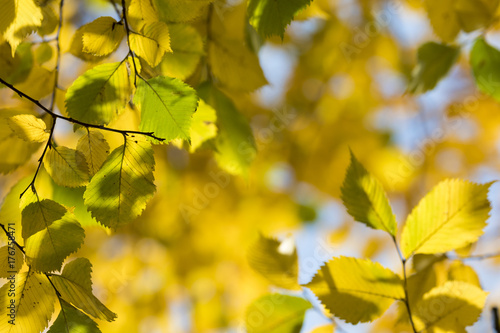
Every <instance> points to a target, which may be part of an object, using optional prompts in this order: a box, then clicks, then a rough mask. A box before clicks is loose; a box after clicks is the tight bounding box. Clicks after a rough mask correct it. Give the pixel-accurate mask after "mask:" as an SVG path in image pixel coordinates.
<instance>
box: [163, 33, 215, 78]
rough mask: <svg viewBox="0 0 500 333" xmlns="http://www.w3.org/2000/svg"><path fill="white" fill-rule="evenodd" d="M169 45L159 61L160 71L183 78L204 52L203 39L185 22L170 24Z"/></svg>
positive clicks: (196, 64) (191, 72)
mask: <svg viewBox="0 0 500 333" xmlns="http://www.w3.org/2000/svg"><path fill="white" fill-rule="evenodd" d="M168 29H169V32H170V46H171V48H172V52H169V53H166V54H165V56H164V58H163V60H162V62H161V63H160V66H159V67H160V69H161V73H163V74H164V75H167V76H171V77H175V78H179V79H181V80H184V79H186V78H188V77H189V76H191V75H192V74H193V72H194V71H195V69H196V67H197V66H198V64H199V62H200V59H201V57H202V56H203V55H204V54H205V51H204V49H203V40H202V38H201V35H200V34H199V33H198V31H197V30H196V29H195V28H193V27H192V26H190V25H187V24H171V25H169V26H168Z"/></svg>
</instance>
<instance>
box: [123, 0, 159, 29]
mask: <svg viewBox="0 0 500 333" xmlns="http://www.w3.org/2000/svg"><path fill="white" fill-rule="evenodd" d="M127 20H128V22H129V23H130V25H131V26H132V27H133V28H134V29H135V31H140V30H141V29H142V28H143V27H144V25H146V24H150V23H153V22H156V21H158V20H159V15H158V12H157V10H156V8H155V5H154V2H153V0H131V1H130V5H129V7H128V9H127Z"/></svg>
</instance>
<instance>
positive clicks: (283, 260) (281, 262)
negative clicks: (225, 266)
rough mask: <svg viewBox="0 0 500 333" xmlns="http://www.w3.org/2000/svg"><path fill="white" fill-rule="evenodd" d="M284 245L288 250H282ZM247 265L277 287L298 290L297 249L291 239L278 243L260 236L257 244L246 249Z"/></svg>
mask: <svg viewBox="0 0 500 333" xmlns="http://www.w3.org/2000/svg"><path fill="white" fill-rule="evenodd" d="M286 245H290V246H289V247H290V248H284V246H286ZM248 263H249V264H250V267H252V268H253V269H254V270H255V271H257V272H258V273H260V274H261V275H262V276H264V277H265V278H266V279H268V280H269V281H270V282H271V283H272V284H273V285H275V286H277V287H281V288H286V289H298V288H299V284H298V278H299V265H298V259H297V249H296V248H295V246H294V244H293V241H292V240H291V239H286V240H285V241H283V242H280V241H278V240H276V239H274V238H269V237H265V236H263V235H260V236H259V239H258V240H257V242H255V243H254V244H253V245H252V246H251V247H250V248H249V249H248Z"/></svg>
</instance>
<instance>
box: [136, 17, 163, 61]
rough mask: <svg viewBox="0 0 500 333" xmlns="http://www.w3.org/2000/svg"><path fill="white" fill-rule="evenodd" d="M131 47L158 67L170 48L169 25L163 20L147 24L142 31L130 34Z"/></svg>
mask: <svg viewBox="0 0 500 333" xmlns="http://www.w3.org/2000/svg"><path fill="white" fill-rule="evenodd" d="M130 48H131V49H132V51H134V52H135V54H137V55H138V56H139V57H141V58H142V59H144V60H145V61H146V62H147V63H148V64H149V65H150V66H151V67H156V66H157V65H158V64H159V63H160V61H161V60H162V59H163V56H164V55H165V53H166V52H172V49H171V48H170V34H169V33H168V26H167V25H166V24H165V23H163V22H152V23H148V24H145V25H144V27H143V29H142V32H140V33H139V32H137V33H132V34H130Z"/></svg>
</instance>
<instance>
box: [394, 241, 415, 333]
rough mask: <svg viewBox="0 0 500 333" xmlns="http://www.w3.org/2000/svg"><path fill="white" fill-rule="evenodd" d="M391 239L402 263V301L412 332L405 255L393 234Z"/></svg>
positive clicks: (413, 326)
mask: <svg viewBox="0 0 500 333" xmlns="http://www.w3.org/2000/svg"><path fill="white" fill-rule="evenodd" d="M392 240H393V242H394V246H396V250H397V252H398V255H399V259H400V260H401V264H402V265H403V289H404V291H405V298H404V300H403V302H404V303H405V306H406V310H407V311H408V317H409V319H410V324H411V328H412V329H413V332H414V333H417V329H416V328H415V323H414V322H413V316H412V314H411V308H410V300H409V297H408V278H407V276H406V263H407V259H406V258H405V257H403V254H402V253H401V249H400V248H399V245H398V242H397V240H396V237H395V236H392Z"/></svg>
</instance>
